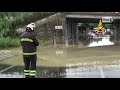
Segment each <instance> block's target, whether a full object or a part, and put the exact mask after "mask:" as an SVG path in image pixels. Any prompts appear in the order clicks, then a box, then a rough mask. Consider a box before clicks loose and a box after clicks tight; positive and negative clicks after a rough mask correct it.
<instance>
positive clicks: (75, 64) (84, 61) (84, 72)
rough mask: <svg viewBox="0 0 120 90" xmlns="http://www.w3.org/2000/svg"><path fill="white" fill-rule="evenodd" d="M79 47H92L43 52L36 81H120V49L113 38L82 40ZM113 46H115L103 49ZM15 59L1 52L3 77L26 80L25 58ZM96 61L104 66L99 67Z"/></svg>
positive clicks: (49, 49)
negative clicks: (84, 79)
mask: <svg viewBox="0 0 120 90" xmlns="http://www.w3.org/2000/svg"><path fill="white" fill-rule="evenodd" d="M80 45H83V46H86V47H89V48H82V47H81V48H67V49H65V48H44V49H41V50H40V52H39V53H40V55H39V54H38V63H37V64H38V66H37V73H36V76H37V78H120V49H119V48H120V47H119V46H115V42H114V38H110V37H109V36H108V37H102V38H94V39H93V38H92V39H91V38H89V39H87V40H83V41H81V42H80ZM111 45H112V46H114V47H102V46H111ZM98 46H100V47H102V48H98ZM91 47H92V48H91ZM94 47H95V48H94ZM59 50H60V51H59ZM41 51H42V52H41ZM17 52H18V51H17V50H16V52H15V53H16V54H17ZM71 52H72V53H71ZM12 57H14V55H12V54H11V53H10V52H9V51H4V50H2V51H1V53H0V78H24V73H23V70H24V67H23V62H22V59H23V58H22V56H17V57H15V58H12ZM8 58H11V59H8ZM4 60H5V61H4ZM95 61H98V62H101V63H99V64H96V62H95ZM113 61H115V63H114V62H113ZM102 62H103V63H102ZM105 62H106V63H105ZM109 62H110V63H109ZM70 63H71V64H70ZM89 63H94V64H92V65H91V64H89ZM49 65H51V66H49ZM59 65H61V66H59ZM58 66H59V67H58Z"/></svg>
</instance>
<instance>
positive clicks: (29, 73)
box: [23, 55, 37, 78]
mask: <svg viewBox="0 0 120 90" xmlns="http://www.w3.org/2000/svg"><path fill="white" fill-rule="evenodd" d="M23 61H24V65H25V67H24V75H25V78H35V77H36V61H37V56H36V55H29V56H24V55H23Z"/></svg>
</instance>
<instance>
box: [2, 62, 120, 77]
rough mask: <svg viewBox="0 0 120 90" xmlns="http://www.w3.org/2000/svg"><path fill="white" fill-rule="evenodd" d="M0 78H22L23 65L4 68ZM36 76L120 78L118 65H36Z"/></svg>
mask: <svg viewBox="0 0 120 90" xmlns="http://www.w3.org/2000/svg"><path fill="white" fill-rule="evenodd" d="M0 78H24V74H23V67H22V66H15V67H13V68H11V69H9V70H6V71H5V72H2V73H0ZM37 78H120V65H119V64H118V65H97V66H94V65H93V66H74V67H71V66H70V65H69V66H66V67H37Z"/></svg>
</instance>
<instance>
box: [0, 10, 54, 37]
mask: <svg viewBox="0 0 120 90" xmlns="http://www.w3.org/2000/svg"><path fill="white" fill-rule="evenodd" d="M51 14H54V12H0V38H3V37H7V36H9V37H18V34H17V33H16V29H17V28H19V27H22V26H24V25H26V24H28V23H30V22H35V21H37V20H39V19H42V18H45V17H47V16H49V15H51Z"/></svg>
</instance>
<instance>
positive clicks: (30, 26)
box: [26, 23, 35, 30]
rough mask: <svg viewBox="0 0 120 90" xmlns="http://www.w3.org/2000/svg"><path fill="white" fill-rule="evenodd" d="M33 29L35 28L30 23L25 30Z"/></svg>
mask: <svg viewBox="0 0 120 90" xmlns="http://www.w3.org/2000/svg"><path fill="white" fill-rule="evenodd" d="M34 28H35V23H30V24H28V25H27V26H26V29H31V30H34Z"/></svg>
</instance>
